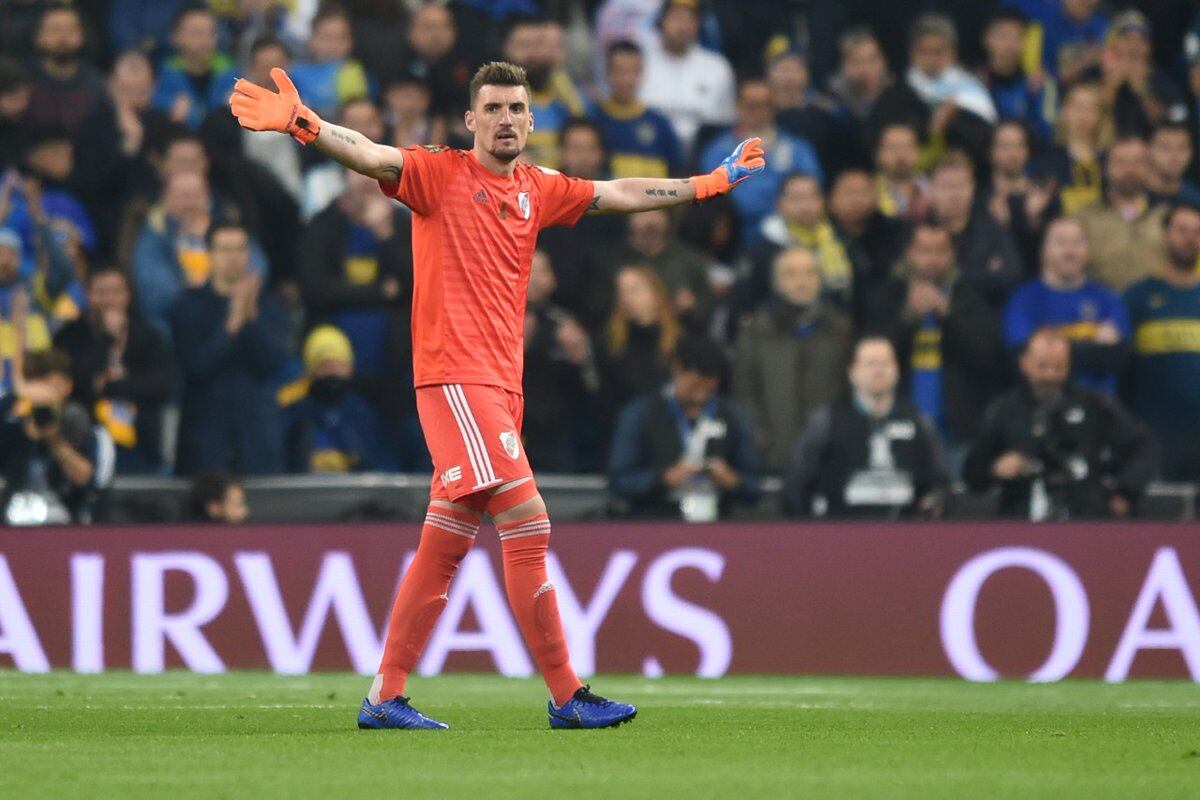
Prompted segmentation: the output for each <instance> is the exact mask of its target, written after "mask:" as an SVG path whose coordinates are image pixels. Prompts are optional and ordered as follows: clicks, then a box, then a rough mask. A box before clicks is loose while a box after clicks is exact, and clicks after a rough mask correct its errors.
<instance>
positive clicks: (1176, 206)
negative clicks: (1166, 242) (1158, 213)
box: [1163, 203, 1200, 230]
mask: <svg viewBox="0 0 1200 800" xmlns="http://www.w3.org/2000/svg"><path fill="white" fill-rule="evenodd" d="M1182 213H1190V214H1200V206H1194V205H1192V204H1191V203H1172V204H1171V205H1169V206H1167V213H1165V214H1163V230H1166V229H1167V228H1169V227H1171V223H1172V222H1174V221H1175V217H1177V216H1179V215H1180V214H1182Z"/></svg>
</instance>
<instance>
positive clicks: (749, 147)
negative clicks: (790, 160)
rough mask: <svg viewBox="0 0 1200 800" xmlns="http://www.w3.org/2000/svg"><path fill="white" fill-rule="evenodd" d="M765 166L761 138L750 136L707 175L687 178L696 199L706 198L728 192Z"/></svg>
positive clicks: (765, 161)
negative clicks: (693, 188) (693, 187)
mask: <svg viewBox="0 0 1200 800" xmlns="http://www.w3.org/2000/svg"><path fill="white" fill-rule="evenodd" d="M766 166H767V160H766V158H764V157H763V149H762V139H759V138H758V137H757V136H752V137H750V138H749V139H745V140H743V141H742V143H741V144H739V145H738V146H737V147H735V148H734V150H733V153H732V154H730V155H729V156H728V157H727V158H726V159H725V160H724V161H722V162H721V166H719V167H717V168H716V169H714V170H713V171H712V172H710V173H708V174H707V175H696V176H695V177H693V178H690V179H689V180H691V182H692V185H693V186H695V187H696V200H697V201H699V200H707V199H708V198H710V197H715V196H716V195H719V194H727V193H729V192H730V191H731V190H732V189H733V187H735V186H737V185H738V184H739V183H741V182H742V181H744V180H746V178H749V177H750V176H751V175H757V174H758V173H760V172H762V171H763V169H764V168H765V167H766Z"/></svg>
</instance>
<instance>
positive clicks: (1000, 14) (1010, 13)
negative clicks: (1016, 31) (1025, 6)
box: [984, 8, 1029, 31]
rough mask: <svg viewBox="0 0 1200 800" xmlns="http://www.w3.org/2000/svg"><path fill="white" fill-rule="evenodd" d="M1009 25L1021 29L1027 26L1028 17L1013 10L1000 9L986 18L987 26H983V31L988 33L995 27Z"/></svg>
mask: <svg viewBox="0 0 1200 800" xmlns="http://www.w3.org/2000/svg"><path fill="white" fill-rule="evenodd" d="M1005 23H1009V24H1012V25H1020V26H1021V27H1022V28H1024V27H1025V26H1027V25H1028V24H1029V17H1027V16H1025V15H1024V14H1022V13H1021V12H1020V11H1018V10H1017V9H1015V8H1001V9H1000V10H998V11H997V12H996V13H995V14H992V15H991V16H990V17H988V21H987V25H985V26H984V30H985V31H990V30H991V29H992V28H994V27H996V26H997V25H1003V24H1005Z"/></svg>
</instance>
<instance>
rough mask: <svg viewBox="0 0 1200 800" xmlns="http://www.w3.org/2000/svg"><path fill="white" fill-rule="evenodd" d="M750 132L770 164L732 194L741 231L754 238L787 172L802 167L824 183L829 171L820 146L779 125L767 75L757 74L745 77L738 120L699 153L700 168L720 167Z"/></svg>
mask: <svg viewBox="0 0 1200 800" xmlns="http://www.w3.org/2000/svg"><path fill="white" fill-rule="evenodd" d="M749 136H758V137H761V138H762V140H763V150H764V151H765V152H766V155H767V167H766V169H765V170H763V172H761V173H760V174H758V175H756V176H755V178H754V180H753V181H747V182H746V183H745V184H743V185H742V186H739V187H738V190H737V191H736V192H734V193H732V194H731V195H730V197H731V198H732V199H733V205H734V208H736V209H737V212H738V217H739V218H740V220H741V223H742V233H743V235H745V236H749V237H750V238H751V239H753V238H754V237H755V236H756V235H757V232H758V225H759V223H760V222H762V220H763V219H764V218H765V217H767V216H768V215H770V214H771V212H772V211H774V209H775V197H776V195H778V194H779V187H780V186H781V185H782V184H783V181H784V179H785V178H786V177H787V176H788V175H790V174H792V173H794V172H803V173H805V174H807V175H812V176H813V177H814V178H816V179H817V181H819V182H821V183H824V180H825V175H824V173H823V172H822V170H821V163H820V161H819V160H818V159H817V151H816V150H814V149H813V146H812V145H811V144H809V142H808V140H807V139H803V138H801V137H799V136H793V135H791V134H788V133H785V132H783V131H781V130H779V129H778V128H777V127H776V125H775V111H774V106H773V105H772V104H771V89H770V87H769V86H768V85H767V83H766V82H765V81H762V80H757V79H755V80H748V81H744V82H743V83H742V84H741V86H739V87H738V102H737V122H736V123H735V124H734V126H733V128H732V129H730V130H728V131H726V132H725V133H723V134H721V135H720V136H717V137H716V138H715V139H713V140H712V141H711V142H710V143H709V145H708V146H707V147H706V148H705V149H704V153H703V155H702V156H701V157H700V166H701V169H702V171H705V172H707V171H708V170H711V169H716V168H717V167H718V166H719V165H720V164H721V161H723V160H724V159H725V157H726V156H728V155H729V153H731V152H732V151H733V149H734V148H735V147H737V145H738V142H740V141H742V140H743V139H745V138H747V137H749ZM751 184H753V185H751ZM743 241H745V240H744V239H743Z"/></svg>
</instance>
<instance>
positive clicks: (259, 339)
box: [0, 0, 1200, 522]
mask: <svg viewBox="0 0 1200 800" xmlns="http://www.w3.org/2000/svg"><path fill="white" fill-rule="evenodd" d="M492 58H504V59H507V60H510V61H513V62H515V63H518V64H520V65H522V66H523V67H525V69H526V71H527V74H528V76H529V80H530V83H531V85H532V88H533V96H532V97H531V105H532V111H533V116H534V118H535V120H536V127H535V129H534V132H533V134H532V135H531V136H530V138H529V143H528V148H527V151H526V153H525V154H524V155H523V156H522V157H523V158H526V159H528V160H529V161H531V162H534V163H538V164H540V165H542V166H545V167H553V168H557V169H559V170H561V171H563V172H564V173H566V174H568V175H571V176H576V177H581V178H595V179H605V178H609V177H625V176H650V177H662V176H674V177H686V176H688V175H690V174H694V173H699V172H707V171H709V170H711V169H713V168H714V167H715V166H716V165H717V164H718V163H719V162H720V160H721V159H722V158H723V157H724V156H725V155H726V154H727V153H728V152H729V151H730V150H731V149H732V148H733V147H734V146H735V144H736V143H737V142H738V141H740V140H741V139H743V138H745V137H748V136H757V137H760V138H761V139H762V140H763V146H764V149H765V151H766V161H767V166H766V170H765V171H764V173H762V174H761V175H758V176H756V177H754V178H753V179H752V180H749V181H747V182H745V183H744V184H742V185H741V186H739V187H738V188H737V190H736V191H734V192H733V193H732V194H731V195H729V196H728V197H722V198H718V199H716V200H714V201H711V202H708V203H705V204H703V205H693V206H690V207H686V208H682V209H675V210H673V211H670V212H668V211H651V212H646V213H643V214H638V215H635V216H632V217H629V218H621V217H609V216H589V217H585V218H584V219H582V220H581V221H580V223H579V224H578V225H577V226H575V227H574V228H572V229H548V230H547V231H545V232H544V234H543V235H542V237H541V239H540V241H539V249H538V251H537V252H536V253H535V255H534V258H533V270H532V274H531V277H530V283H529V288H528V310H527V314H526V320H525V333H526V337H525V350H526V352H525V365H526V370H525V399H526V411H525V423H524V424H525V430H524V437H525V446H526V448H527V451H528V453H529V457H530V460H531V462H532V463H533V464H534V465H535V467H536V468H538V469H540V470H543V471H546V472H564V473H606V474H607V475H608V478H609V484H610V488H611V492H612V494H613V497H614V507H615V508H616V509H618V511H619V512H621V513H629V514H644V515H651V516H664V515H667V516H678V515H682V516H683V517H684V518H687V519H713V518H717V517H719V516H722V515H725V514H727V513H729V511H730V509H731V508H733V507H734V506H736V505H739V504H740V505H752V504H754V503H755V502H756V501H757V500H758V498H759V497H760V495H761V486H762V479H763V477H764V476H767V475H773V476H779V477H781V478H782V479H783V487H784V488H783V496H784V498H785V505H786V508H787V510H788V512H789V513H791V514H794V515H798V516H809V515H837V516H893V517H894V516H900V515H903V516H923V517H933V516H937V515H938V514H940V513H941V512H942V509H943V508H944V507H945V503H946V499H947V497H948V496H949V493H950V491H951V488H952V487H953V486H955V485H956V484H959V485H965V486H966V487H969V489H970V490H972V491H976V492H986V491H989V490H992V491H994V490H996V489H997V488H998V489H999V496H1000V513H1002V514H1005V515H1010V516H1019V517H1027V518H1034V519H1048V518H1063V517H1068V516H1070V517H1074V516H1107V515H1116V516H1123V515H1127V514H1130V513H1136V510H1137V506H1138V502H1139V499H1140V497H1141V494H1142V492H1143V491H1144V489H1145V487H1146V485H1147V484H1148V483H1149V482H1150V481H1151V480H1154V479H1164V480H1168V481H1182V482H1196V481H1200V422H1197V420H1198V419H1200V159H1198V158H1196V152H1197V146H1196V145H1197V139H1198V138H1200V123H1198V119H1200V101H1198V98H1200V10H1197V9H1196V8H1195V6H1194V5H1193V4H1192V3H1189V2H1186V0H1183V1H1181V2H1174V3H1173V2H1140V1H1139V0H1127V2H1117V3H1113V4H1109V3H1100V2H1098V0H977V2H972V3H969V4H963V3H950V2H938V1H937V0H911V1H910V2H900V3H891V4H877V3H859V2H837V3H834V2H831V1H828V0H810V2H807V3H790V2H782V1H781V2H772V3H744V2H735V0H703V2H701V0H573V1H571V0H568V1H567V2H553V3H551V2H548V1H547V2H540V1H539V0H506V2H486V1H485V0H449V2H421V1H420V0H345V2H343V3H340V4H330V3H324V2H321V3H318V2H317V0H297V1H296V2H280V1H279V0H257V1H256V2H249V1H247V2H240V3H230V2H216V1H215V0H213V1H212V2H208V3H201V2H196V0H156V1H155V2H146V1H145V0H92V1H91V2H83V1H82V0H80V1H79V2H75V3H62V2H50V1H49V0H13V2H8V3H4V4H3V5H2V6H0V171H2V179H0V462H2V463H0V468H2V470H3V475H4V478H5V487H6V488H5V495H4V500H3V503H4V510H3V511H4V513H3V517H4V519H5V520H7V521H10V522H20V521H22V520H26V519H37V518H44V519H52V518H53V519H62V518H70V519H74V520H77V521H86V520H88V519H91V518H93V517H95V516H97V515H99V514H102V509H103V502H102V498H103V495H104V490H105V487H107V486H108V484H109V483H110V482H111V480H112V476H113V475H114V474H118V475H120V474H170V473H175V474H178V475H181V476H188V477H194V476H197V475H204V476H207V478H206V479H205V481H201V482H200V484H202V486H200V489H203V491H200V489H198V490H197V491H200V494H198V495H197V498H198V499H196V500H195V502H194V503H193V505H194V506H195V513H196V514H197V515H200V514H209V515H217V512H218V511H221V509H220V508H218V506H222V507H223V506H224V504H225V494H224V493H225V491H226V488H227V487H228V486H235V484H233V483H232V482H231V480H232V479H230V478H229V477H228V474H227V473H233V474H238V475H256V474H278V473H285V472H292V473H307V472H353V471H365V470H382V471H405V472H410V471H411V472H420V471H425V470H428V469H429V467H430V463H429V457H428V454H427V452H426V450H425V447H424V442H423V440H422V438H421V433H420V428H419V425H418V423H417V419H416V411H415V402H414V395H413V390H412V374H411V353H410V342H411V334H410V331H409V325H410V321H411V301H412V253H411V217H410V212H409V210H408V209H407V208H405V207H404V206H403V205H401V204H399V203H398V202H395V201H392V200H390V199H388V198H386V197H384V196H383V195H382V194H381V193H380V192H379V191H378V189H377V187H376V186H375V184H374V182H373V181H371V180H370V179H367V178H364V177H362V176H360V175H358V174H356V173H353V172H349V171H347V170H345V169H343V168H342V167H340V166H339V165H337V164H335V163H333V162H332V161H329V160H328V159H326V158H325V157H323V156H322V155H321V154H319V153H318V152H316V150H315V149H314V148H311V147H309V148H302V147H299V146H298V145H296V144H295V143H294V142H292V141H291V140H290V139H289V138H288V137H286V136H284V135H282V134H275V133H254V132H250V131H246V130H243V129H241V128H240V127H239V126H238V125H237V123H236V121H235V120H234V119H233V118H232V116H231V115H230V113H229V109H228V105H227V98H228V96H229V94H230V88H231V85H232V83H233V81H234V80H235V78H236V77H238V76H239V75H245V76H247V77H248V78H249V79H250V80H252V81H254V82H256V83H258V84H260V85H263V86H267V87H269V88H273V84H272V82H271V79H270V78H269V77H268V76H269V72H270V70H271V69H272V68H274V67H283V68H285V69H287V70H288V72H289V74H290V75H291V77H292V79H293V81H294V82H295V84H296V86H297V87H298V89H299V91H300V94H301V96H302V97H303V98H304V99H305V102H306V103H308V104H309V105H310V106H311V107H312V108H313V109H314V110H315V111H316V112H317V113H319V114H320V115H322V116H323V117H325V118H328V119H331V120H336V121H338V122H339V123H340V124H343V125H346V126H348V127H351V128H354V129H356V130H358V131H361V132H362V133H363V134H365V135H366V136H368V137H369V138H370V139H372V140H375V141H380V142H387V143H391V144H393V145H396V146H408V145H414V144H432V143H439V144H447V145H450V146H454V147H470V145H471V139H470V134H469V133H468V132H467V131H466V129H465V126H464V123H463V117H462V112H463V110H464V109H465V107H466V103H467V85H468V82H469V80H470V78H471V75H472V74H473V72H474V70H475V68H476V67H477V66H478V65H479V64H481V63H483V62H484V61H486V60H490V59H492ZM675 212H678V213H675ZM214 475H216V476H218V477H217V478H214V477H212V476H214ZM222 476H223V477H222ZM200 484H198V485H200ZM210 484H211V485H210ZM54 487H59V490H55V489H54ZM205 487H207V488H205ZM39 492H42V493H47V492H48V493H49V494H51V495H53V496H54V498H56V499H57V500H56V502H53V503H50V504H48V505H47V504H45V503H43V505H44V506H46V507H45V508H43V505H38V502H40V501H37V500H36V497H37V496H38V493H39ZM234 500H236V498H233V499H232V500H230V505H233V506H237V505H239V504H240V501H239V502H234ZM206 509H207V510H206ZM235 511H236V509H235ZM221 513H224V512H223V511H221ZM238 513H240V512H238ZM39 514H42V515H43V516H42V517H38V515H39Z"/></svg>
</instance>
